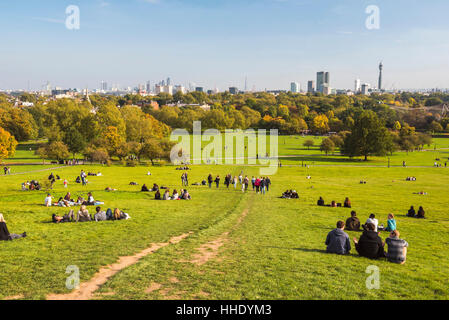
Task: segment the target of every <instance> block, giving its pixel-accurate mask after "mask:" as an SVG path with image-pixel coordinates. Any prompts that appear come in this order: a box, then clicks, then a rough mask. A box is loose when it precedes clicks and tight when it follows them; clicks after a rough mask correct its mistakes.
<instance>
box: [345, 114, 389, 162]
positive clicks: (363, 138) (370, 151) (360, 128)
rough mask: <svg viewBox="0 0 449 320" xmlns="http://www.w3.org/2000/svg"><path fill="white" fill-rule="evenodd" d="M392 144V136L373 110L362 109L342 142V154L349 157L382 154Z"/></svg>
mask: <svg viewBox="0 0 449 320" xmlns="http://www.w3.org/2000/svg"><path fill="white" fill-rule="evenodd" d="M391 144H392V136H391V135H390V133H389V132H388V130H387V128H385V125H384V123H383V122H382V121H381V120H380V119H379V118H378V116H377V115H376V114H375V113H374V112H373V111H364V112H363V113H362V114H361V115H360V116H359V117H358V118H357V119H356V120H355V123H354V126H353V128H352V131H351V133H350V134H349V135H348V136H347V137H346V139H345V141H344V144H343V148H342V149H343V150H342V151H343V154H345V155H347V156H349V157H357V156H364V157H365V161H367V160H368V156H370V155H378V156H384V155H386V154H387V153H388V151H389V147H390V146H391Z"/></svg>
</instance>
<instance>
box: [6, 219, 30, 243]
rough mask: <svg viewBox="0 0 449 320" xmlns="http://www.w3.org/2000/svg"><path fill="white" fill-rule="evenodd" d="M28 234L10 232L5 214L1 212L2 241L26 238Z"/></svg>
mask: <svg viewBox="0 0 449 320" xmlns="http://www.w3.org/2000/svg"><path fill="white" fill-rule="evenodd" d="M26 236H27V233H26V232H24V233H22V234H15V233H9V231H8V227H7V226H6V221H5V218H4V217H3V214H2V213H0V240H2V241H7V240H15V239H20V238H25V237H26Z"/></svg>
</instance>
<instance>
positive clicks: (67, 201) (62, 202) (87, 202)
mask: <svg viewBox="0 0 449 320" xmlns="http://www.w3.org/2000/svg"><path fill="white" fill-rule="evenodd" d="M52 201H53V196H52V195H51V194H50V193H49V194H47V197H46V198H45V206H46V207H51V206H52V205H53V206H58V207H64V208H66V207H73V206H81V205H84V206H98V205H101V204H104V202H101V201H96V200H95V199H94V197H93V195H92V192H89V193H88V194H87V199H84V198H83V197H81V196H78V198H77V200H76V201H75V200H74V199H73V198H72V195H71V194H70V192H67V194H66V195H65V196H64V197H60V198H59V199H58V201H57V202H55V203H52Z"/></svg>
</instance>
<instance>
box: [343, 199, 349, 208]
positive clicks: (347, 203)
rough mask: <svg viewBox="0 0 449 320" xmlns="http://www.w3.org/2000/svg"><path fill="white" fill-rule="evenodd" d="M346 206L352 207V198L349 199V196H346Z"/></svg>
mask: <svg viewBox="0 0 449 320" xmlns="http://www.w3.org/2000/svg"><path fill="white" fill-rule="evenodd" d="M343 206H344V207H345V208H351V200H349V198H348V197H346V199H345V202H344V205H343Z"/></svg>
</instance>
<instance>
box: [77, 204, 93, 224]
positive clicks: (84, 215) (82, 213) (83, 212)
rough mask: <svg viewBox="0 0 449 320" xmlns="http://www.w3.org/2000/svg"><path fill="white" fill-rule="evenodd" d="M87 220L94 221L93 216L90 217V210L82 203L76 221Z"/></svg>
mask: <svg viewBox="0 0 449 320" xmlns="http://www.w3.org/2000/svg"><path fill="white" fill-rule="evenodd" d="M87 221H92V218H91V217H90V215H89V211H88V210H87V209H86V206H85V205H82V206H81V208H80V210H79V211H78V215H77V217H76V222H87Z"/></svg>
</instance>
